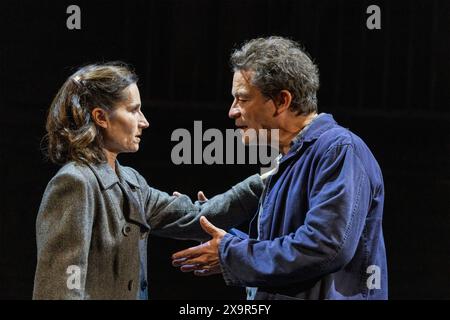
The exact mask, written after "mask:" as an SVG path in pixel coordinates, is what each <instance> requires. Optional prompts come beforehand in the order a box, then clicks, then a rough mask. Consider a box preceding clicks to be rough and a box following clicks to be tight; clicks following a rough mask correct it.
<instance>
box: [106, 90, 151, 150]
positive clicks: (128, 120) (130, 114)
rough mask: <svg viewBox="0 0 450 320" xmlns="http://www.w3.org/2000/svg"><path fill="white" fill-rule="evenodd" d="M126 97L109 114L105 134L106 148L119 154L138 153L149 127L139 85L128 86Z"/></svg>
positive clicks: (125, 91) (125, 92)
mask: <svg viewBox="0 0 450 320" xmlns="http://www.w3.org/2000/svg"><path fill="white" fill-rule="evenodd" d="M124 95H125V97H126V99H125V100H124V101H122V102H120V103H118V104H117V105H116V106H115V108H114V109H113V110H112V111H111V112H109V113H108V114H107V116H106V117H107V119H106V122H107V126H106V127H105V128H104V132H103V134H104V135H103V139H104V140H103V142H104V146H105V148H106V149H107V150H109V151H111V152H114V153H117V154H119V153H122V152H136V151H138V150H139V142H140V141H141V135H142V130H144V129H145V128H147V127H148V126H149V124H148V122H147V119H145V116H144V114H143V113H142V111H141V97H140V95H139V89H138V87H137V85H136V84H135V83H134V84H131V85H130V86H128V87H127V88H126V89H125V90H124Z"/></svg>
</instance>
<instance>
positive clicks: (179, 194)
mask: <svg viewBox="0 0 450 320" xmlns="http://www.w3.org/2000/svg"><path fill="white" fill-rule="evenodd" d="M172 195H173V196H174V197H180V196H181V193H179V192H178V191H174V192H173V193H172Z"/></svg>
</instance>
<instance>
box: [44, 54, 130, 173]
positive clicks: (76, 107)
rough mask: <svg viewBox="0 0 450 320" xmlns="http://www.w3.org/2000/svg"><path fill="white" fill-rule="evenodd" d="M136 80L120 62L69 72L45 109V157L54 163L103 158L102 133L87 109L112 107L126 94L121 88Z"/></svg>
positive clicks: (89, 160)
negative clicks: (46, 113) (68, 75)
mask: <svg viewBox="0 0 450 320" xmlns="http://www.w3.org/2000/svg"><path fill="white" fill-rule="evenodd" d="M137 81H138V77H137V75H136V74H135V73H134V72H133V71H132V70H131V68H130V67H129V66H128V65H126V64H125V63H123V62H108V63H102V64H91V65H87V66H85V67H82V68H80V69H79V70H78V71H77V72H75V73H74V74H73V75H71V76H70V77H69V78H68V79H67V80H66V82H65V83H64V84H63V86H62V87H61V89H59V91H58V93H57V94H56V97H55V98H54V99H53V102H52V104H51V106H50V108H49V111H48V116H47V123H46V130H47V134H46V136H45V137H44V139H45V141H46V143H47V147H46V154H47V156H48V158H49V159H50V160H51V161H52V162H54V163H57V164H65V163H66V162H69V161H76V162H80V163H101V162H105V161H106V157H105V154H104V152H103V150H102V145H103V139H102V135H101V132H100V130H99V128H98V127H97V126H96V124H95V123H94V121H93V120H92V119H91V112H92V110H93V109H94V108H96V107H100V108H102V109H104V110H113V109H114V107H115V106H116V105H117V104H118V103H120V102H121V101H123V100H125V99H126V98H127V97H126V96H124V89H126V88H127V87H128V86H130V85H131V84H133V83H136V82H137Z"/></svg>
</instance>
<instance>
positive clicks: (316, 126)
mask: <svg viewBox="0 0 450 320" xmlns="http://www.w3.org/2000/svg"><path fill="white" fill-rule="evenodd" d="M336 124H337V123H336V121H335V120H334V118H333V116H332V115H331V114H328V113H321V114H319V115H318V116H317V117H315V118H314V119H313V120H312V121H311V123H310V124H308V125H307V126H306V127H305V128H304V129H303V130H301V131H300V133H299V134H298V135H297V136H296V137H295V138H294V139H293V140H292V142H291V145H292V147H291V149H290V150H289V152H288V153H287V154H286V155H285V156H284V157H283V158H287V157H288V156H289V155H291V154H295V153H297V152H298V151H299V149H300V148H301V147H302V145H303V142H311V141H314V140H316V139H317V138H319V137H320V136H321V135H322V134H323V133H324V132H325V131H328V130H329V129H331V128H332V127H333V126H335V125H336ZM283 160H284V159H283Z"/></svg>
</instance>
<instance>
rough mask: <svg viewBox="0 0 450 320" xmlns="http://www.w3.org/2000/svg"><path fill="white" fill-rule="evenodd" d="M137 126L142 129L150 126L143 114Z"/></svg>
mask: <svg viewBox="0 0 450 320" xmlns="http://www.w3.org/2000/svg"><path fill="white" fill-rule="evenodd" d="M139 126H140V127H141V128H143V129H145V128H148V127H149V126H150V124H149V123H148V121H147V118H145V116H144V114H143V113H142V116H141V119H140V121H139Z"/></svg>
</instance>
